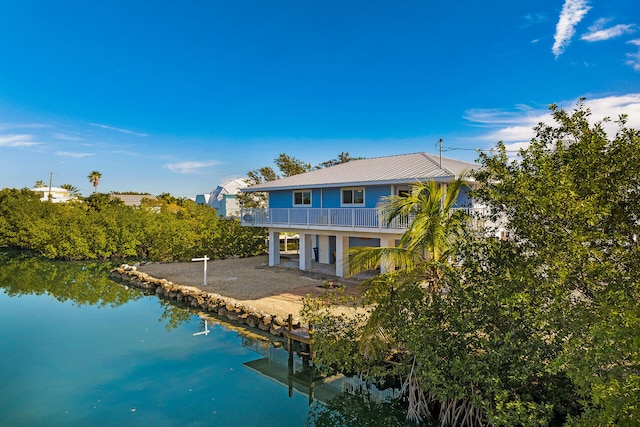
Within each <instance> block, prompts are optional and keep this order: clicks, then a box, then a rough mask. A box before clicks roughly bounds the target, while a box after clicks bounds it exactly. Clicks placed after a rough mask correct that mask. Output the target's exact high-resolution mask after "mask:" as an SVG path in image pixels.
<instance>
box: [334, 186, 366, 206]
mask: <svg viewBox="0 0 640 427" xmlns="http://www.w3.org/2000/svg"><path fill="white" fill-rule="evenodd" d="M340 202H341V204H342V206H364V188H343V189H342V199H341V200H340Z"/></svg>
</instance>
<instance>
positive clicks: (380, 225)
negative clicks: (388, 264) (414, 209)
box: [240, 208, 483, 234]
mask: <svg viewBox="0 0 640 427" xmlns="http://www.w3.org/2000/svg"><path fill="white" fill-rule="evenodd" d="M460 209H464V210H465V211H467V212H468V213H470V214H471V213H475V212H477V213H482V211H483V209H479V208H460ZM383 216H384V215H383V212H381V211H380V210H379V209H376V208H273V209H258V208H251V209H246V208H245V209H242V210H241V214H240V220H241V223H242V225H243V226H253V227H270V228H274V227H277V228H281V229H286V228H291V229H314V230H318V229H323V230H335V231H349V230H351V231H375V232H377V233H385V232H387V233H394V234H397V233H398V232H400V233H402V231H403V230H405V229H407V228H408V226H409V224H410V223H411V221H412V218H411V217H403V218H395V219H394V220H393V221H392V222H391V224H389V225H387V224H385V222H384V220H383Z"/></svg>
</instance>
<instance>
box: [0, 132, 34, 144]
mask: <svg viewBox="0 0 640 427" xmlns="http://www.w3.org/2000/svg"><path fill="white" fill-rule="evenodd" d="M34 145H40V143H39V142H36V141H34V140H33V135H28V134H20V135H0V147H31V146H34Z"/></svg>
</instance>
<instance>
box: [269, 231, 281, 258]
mask: <svg viewBox="0 0 640 427" xmlns="http://www.w3.org/2000/svg"><path fill="white" fill-rule="evenodd" d="M279 264H280V233H279V232H278V231H271V230H269V266H270V267H273V266H274V265H279Z"/></svg>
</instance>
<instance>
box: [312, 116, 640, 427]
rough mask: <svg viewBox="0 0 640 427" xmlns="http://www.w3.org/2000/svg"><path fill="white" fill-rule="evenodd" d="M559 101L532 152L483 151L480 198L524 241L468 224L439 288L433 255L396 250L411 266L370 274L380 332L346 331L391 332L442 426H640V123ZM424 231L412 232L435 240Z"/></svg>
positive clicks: (398, 368) (357, 334)
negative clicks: (613, 125) (427, 275)
mask: <svg viewBox="0 0 640 427" xmlns="http://www.w3.org/2000/svg"><path fill="white" fill-rule="evenodd" d="M551 110H552V113H553V117H554V119H555V121H556V124H555V125H545V124H541V125H539V126H538V127H536V137H535V138H534V139H533V140H532V141H531V144H530V146H529V147H528V148H527V149H524V150H522V151H521V152H520V155H519V156H520V159H519V160H517V161H516V160H511V159H509V158H508V157H507V155H506V150H505V148H504V145H503V144H498V146H497V147H496V150H495V152H493V153H492V154H488V155H482V156H481V163H482V169H481V170H480V171H479V172H478V173H477V174H476V178H477V180H478V181H479V182H480V183H482V184H483V185H482V186H481V187H480V190H478V191H476V192H475V194H474V197H475V198H476V199H479V200H481V201H483V202H484V203H485V204H486V205H487V206H488V207H489V208H490V209H491V211H492V214H493V215H494V216H495V218H500V219H502V220H506V223H507V224H508V226H509V232H510V240H508V241H500V240H497V239H494V238H492V237H487V236H488V235H490V234H491V233H487V234H486V235H480V234H478V233H475V232H473V231H471V230H467V231H466V232H465V234H464V235H462V236H461V237H462V238H456V239H455V240H454V241H453V243H452V244H448V245H445V246H444V247H448V248H449V249H451V250H450V251H448V252H447V253H446V255H444V254H445V252H443V257H442V258H446V259H450V260H453V261H455V263H454V265H453V266H452V267H451V268H443V269H440V270H439V274H440V275H439V278H438V280H439V286H437V287H433V286H428V283H425V281H424V280H423V279H424V277H420V276H421V274H422V273H423V272H425V271H428V267H427V265H428V260H425V261H422V262H419V263H418V262H416V260H417V258H416V257H410V258H409V257H405V258H401V257H397V258H395V259H394V258H391V259H394V260H395V261H396V263H397V265H399V266H401V267H402V269H401V270H399V271H396V272H392V273H387V274H386V275H383V276H378V277H377V278H375V279H374V280H372V281H370V284H371V286H370V288H369V295H370V296H371V297H372V300H373V301H375V302H376V307H375V311H373V314H374V315H375V319H374V320H375V324H376V325H377V329H376V330H372V329H369V330H367V328H360V327H358V325H359V324H355V325H348V327H349V328H352V329H353V331H354V332H353V336H351V335H349V334H346V333H344V334H343V335H342V336H343V337H344V339H345V340H352V342H351V343H340V344H341V346H342V347H344V348H347V349H348V351H358V352H359V355H360V356H361V357H362V359H366V355H367V347H366V346H363V345H362V342H363V341H364V339H363V338H364V337H365V336H366V335H369V334H371V332H372V331H374V332H377V331H384V336H385V337H387V338H388V341H389V342H392V343H394V346H395V349H396V350H397V351H399V352H400V353H399V356H397V357H395V359H394V360H395V361H397V362H400V364H399V365H395V366H394V367H393V370H392V371H393V373H396V374H399V375H402V376H404V377H405V378H408V381H407V382H406V384H409V386H410V387H411V386H412V385H413V386H415V385H416V384H418V385H419V387H420V388H421V389H422V390H423V392H424V393H425V399H424V401H425V402H427V403H428V405H429V408H430V410H431V413H432V414H434V418H435V419H437V421H438V422H439V423H440V424H441V425H449V424H451V425H469V426H471V425H480V424H483V425H486V424H492V425H505V426H512V425H516V426H518V425H519V426H532V425H539V426H543V425H561V424H567V425H575V426H593V425H602V426H605V425H607V426H609V425H610V426H613V425H620V426H631V425H638V423H639V422H640V405H639V403H638V402H640V268H639V267H640V246H639V245H638V236H640V218H639V212H640V132H638V131H637V130H633V129H628V128H626V127H625V119H624V117H622V118H621V119H620V120H619V122H618V126H619V129H618V132H617V133H616V135H615V136H614V137H613V138H609V137H608V136H607V134H606V132H605V130H604V123H603V122H599V123H595V124H592V123H590V120H589V119H590V113H589V111H588V110H586V109H585V108H584V107H583V106H582V104H578V107H577V108H576V110H575V111H573V112H572V113H567V112H565V111H563V110H559V109H557V108H556V107H555V106H552V108H551ZM399 212H401V214H402V215H407V214H409V212H408V211H406V212H405V211H399ZM418 224H419V222H418ZM421 228H422V229H421V230H420V231H417V230H418V229H416V232H411V233H408V234H407V235H405V238H407V239H409V240H410V242H414V241H415V242H420V239H424V241H425V242H427V241H429V238H428V232H429V228H428V227H421ZM421 246H423V247H424V248H425V249H429V247H428V245H421ZM378 252H379V253H378V254H376V255H377V256H378V258H377V259H379V260H380V259H382V257H387V258H390V255H391V254H390V253H386V252H384V251H383V250H382V249H380V250H379V251H378ZM433 253H436V252H433ZM420 264H421V265H422V266H423V267H420ZM364 265H365V266H366V267H368V268H370V267H371V266H376V265H379V263H378V264H376V263H373V264H371V263H369V264H366V263H365V264H364ZM407 266H410V267H411V268H405V267H407ZM440 266H442V264H441V265H440ZM415 272H417V273H420V274H417V275H416V274H414V273H415ZM425 285H427V286H425ZM385 290H386V292H385ZM318 320H321V319H318ZM339 320H340V319H339V318H335V317H334V319H333V320H329V319H323V321H324V322H325V323H327V324H331V321H334V322H339ZM339 324H340V323H339ZM338 331H339V329H338ZM328 344H329V345H331V344H332V342H331V341H330V342H329V343H328ZM322 345H325V344H324V343H323V342H322V341H321V340H318V344H317V345H316V350H317V351H318V352H319V353H320V354H322V349H321V348H320V347H322ZM337 351H339V350H337ZM356 359H357V357H354V356H353V355H352V356H351V359H350V360H353V361H352V362H351V364H350V365H348V366H350V367H352V369H355V370H356V371H357V370H359V369H360V370H361V371H359V372H363V371H362V370H364V371H366V372H374V371H373V370H372V369H371V367H370V366H367V364H366V363H363V362H357V363H356V362H355V360H356ZM329 360H330V359H329ZM414 363H415V364H414ZM408 373H410V375H409V376H407V374H408ZM409 380H410V381H409ZM409 411H410V413H411V411H414V406H412V405H411V404H410V405H409ZM416 414H418V413H417V412H416ZM418 415H420V414H418Z"/></svg>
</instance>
